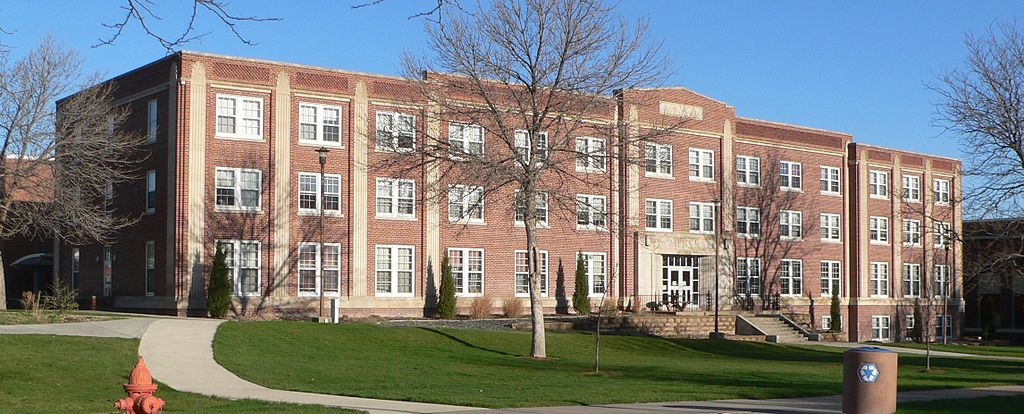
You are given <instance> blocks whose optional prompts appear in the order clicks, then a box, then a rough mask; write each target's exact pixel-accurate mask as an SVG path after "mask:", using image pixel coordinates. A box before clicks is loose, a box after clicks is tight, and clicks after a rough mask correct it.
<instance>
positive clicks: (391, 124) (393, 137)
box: [374, 111, 416, 152]
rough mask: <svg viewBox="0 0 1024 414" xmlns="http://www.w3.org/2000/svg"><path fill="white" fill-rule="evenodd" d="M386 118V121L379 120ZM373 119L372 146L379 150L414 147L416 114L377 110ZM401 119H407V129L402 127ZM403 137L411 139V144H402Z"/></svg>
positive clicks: (399, 150)
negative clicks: (406, 145)
mask: <svg viewBox="0 0 1024 414" xmlns="http://www.w3.org/2000/svg"><path fill="white" fill-rule="evenodd" d="M384 118H388V119H389V120H388V122H386V123H385V122H382V121H381V120H382V119H384ZM374 119H375V125H374V126H375V128H376V129H375V130H376V133H375V134H374V138H375V139H374V146H375V148H376V150H377V151H381V152H407V151H413V150H415V149H416V115H411V114H406V113H402V112H392V111H377V115H376V118H374ZM403 120H409V127H410V128H409V129H403V128H402V127H403V126H404V125H405V123H404V122H402V121H403ZM403 138H408V139H410V140H411V141H410V142H411V146H408V147H405V146H402V141H403Z"/></svg>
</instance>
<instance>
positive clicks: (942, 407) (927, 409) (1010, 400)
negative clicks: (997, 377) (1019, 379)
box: [896, 395, 1024, 414]
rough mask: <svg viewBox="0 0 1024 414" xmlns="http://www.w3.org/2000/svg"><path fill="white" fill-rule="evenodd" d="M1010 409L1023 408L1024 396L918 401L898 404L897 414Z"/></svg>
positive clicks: (991, 413) (980, 413) (983, 413)
mask: <svg viewBox="0 0 1024 414" xmlns="http://www.w3.org/2000/svg"><path fill="white" fill-rule="evenodd" d="M1011 407H1024V395H1013V396H1008V397H981V398H964V399H955V400H935V401H918V402H912V403H904V404H900V405H899V407H897V410H896V413H897V414H952V413H973V414H1003V413H1008V412H1012V411H1013V410H1014V409H1013V408H1011Z"/></svg>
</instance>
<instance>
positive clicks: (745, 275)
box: [736, 257, 761, 296]
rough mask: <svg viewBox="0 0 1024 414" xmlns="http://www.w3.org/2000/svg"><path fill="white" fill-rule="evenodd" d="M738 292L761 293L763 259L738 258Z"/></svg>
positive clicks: (745, 293) (742, 293)
mask: <svg viewBox="0 0 1024 414" xmlns="http://www.w3.org/2000/svg"><path fill="white" fill-rule="evenodd" d="M736 294H737V295H744V296H745V295H750V296H755V295H760V294H761V259H758V258H756V257H740V258H737V259H736Z"/></svg>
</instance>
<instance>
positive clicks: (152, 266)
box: [146, 240, 156, 296]
mask: <svg viewBox="0 0 1024 414" xmlns="http://www.w3.org/2000/svg"><path fill="white" fill-rule="evenodd" d="M155 294H156V242H155V241H153V240H150V241H147V242H146V296H153V295H155Z"/></svg>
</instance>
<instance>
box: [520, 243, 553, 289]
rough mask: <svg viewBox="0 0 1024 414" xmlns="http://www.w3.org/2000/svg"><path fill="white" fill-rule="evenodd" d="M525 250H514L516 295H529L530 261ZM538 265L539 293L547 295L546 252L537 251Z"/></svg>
mask: <svg viewBox="0 0 1024 414" xmlns="http://www.w3.org/2000/svg"><path fill="white" fill-rule="evenodd" d="M529 259H530V258H529V255H528V254H527V253H526V250H516V251H515V274H516V297H529V296H530V261H529ZM537 261H538V262H539V265H540V269H539V270H540V272H539V274H540V295H541V296H547V295H548V252H547V250H540V251H537Z"/></svg>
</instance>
